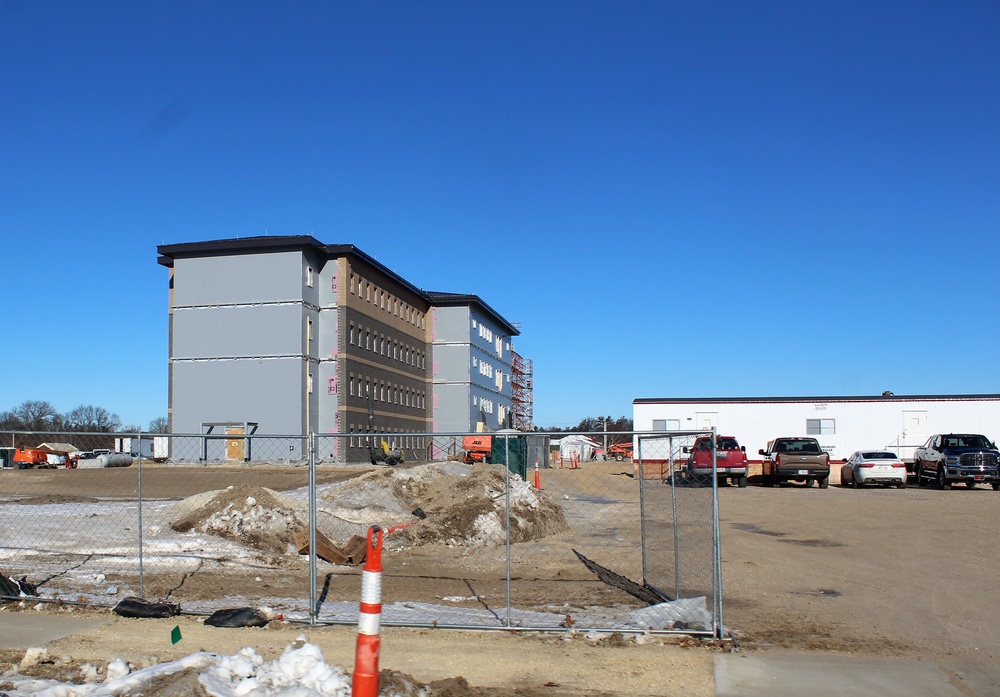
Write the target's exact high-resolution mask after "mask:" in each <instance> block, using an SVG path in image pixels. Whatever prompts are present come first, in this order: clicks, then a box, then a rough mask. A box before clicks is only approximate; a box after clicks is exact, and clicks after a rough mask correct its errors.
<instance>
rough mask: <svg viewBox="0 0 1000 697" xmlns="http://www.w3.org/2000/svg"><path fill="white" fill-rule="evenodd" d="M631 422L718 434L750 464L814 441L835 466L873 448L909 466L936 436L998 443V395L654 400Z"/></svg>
mask: <svg viewBox="0 0 1000 697" xmlns="http://www.w3.org/2000/svg"><path fill="white" fill-rule="evenodd" d="M632 419H633V424H634V425H633V428H634V429H635V430H636V431H693V430H702V429H706V430H707V429H711V428H712V427H715V429H716V432H717V433H718V434H719V435H725V436H734V437H735V438H736V439H737V440H738V441H739V442H740V444H741V445H743V446H745V447H746V450H747V455H748V456H749V457H750V459H751V460H753V459H759V456H758V454H757V451H758V450H759V449H761V448H763V447H765V446H766V445H767V442H768V441H770V440H772V439H774V438H778V437H780V436H812V437H814V438H816V439H817V440H819V442H820V445H821V446H822V447H823V449H824V450H826V451H827V452H828V453H830V457H831V458H832V459H835V460H839V459H844V458H847V457H850V455H851V453H853V452H854V451H855V450H864V449H868V448H873V449H880V450H881V449H885V450H891V451H892V452H895V453H898V454H899V456H900V457H901V458H902V459H904V460H907V461H910V460H912V459H913V452H914V450H916V449H917V448H919V447H920V446H921V445H923V444H924V442H925V441H926V440H927V438H928V437H929V436H931V435H934V434H936V433H981V434H983V435H985V436H986V437H987V438H989V439H990V440H992V441H996V439H997V438H1000V395H997V394H977V395H909V396H905V395H893V394H885V395H881V396H877V397H734V398H726V399H714V398H692V399H669V398H664V399H655V398H650V399H636V400H634V401H633V402H632Z"/></svg>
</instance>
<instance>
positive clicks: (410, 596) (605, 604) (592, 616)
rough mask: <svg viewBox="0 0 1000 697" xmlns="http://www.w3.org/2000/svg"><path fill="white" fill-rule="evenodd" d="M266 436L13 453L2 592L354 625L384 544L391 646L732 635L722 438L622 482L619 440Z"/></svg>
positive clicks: (640, 464) (16, 441) (43, 442)
mask: <svg viewBox="0 0 1000 697" xmlns="http://www.w3.org/2000/svg"><path fill="white" fill-rule="evenodd" d="M252 431H253V428H252V427H250V428H248V427H247V425H246V424H236V425H220V426H219V427H218V428H211V429H206V432H204V433H201V434H168V435H161V434H130V435H122V434H86V433H66V434H56V433H0V444H2V445H0V464H2V466H3V470H2V471H0V574H3V575H4V576H6V577H8V578H21V577H25V580H26V582H27V583H28V584H30V585H34V586H37V591H36V592H37V593H38V595H39V597H40V598H42V599H48V600H60V601H72V602H83V603H89V604H94V605H104V606H111V605H114V604H116V603H117V602H118V601H119V600H121V599H122V598H123V597H128V596H138V597H143V598H147V599H150V600H163V601H170V602H174V603H179V604H180V605H181V607H182V608H183V609H184V611H187V612H195V613H201V612H206V613H207V612H212V611H214V610H217V609H221V608H226V607H234V606H238V605H247V604H253V605H258V606H265V607H269V608H271V610H272V611H274V612H275V613H276V614H277V613H280V614H282V615H284V616H285V617H286V618H289V619H297V620H303V621H310V622H322V623H354V622H356V621H357V612H358V598H359V589H360V574H361V564H362V562H363V559H364V552H365V544H364V543H365V536H366V534H367V531H368V530H369V528H371V527H372V526H378V527H380V528H381V529H383V530H386V531H388V532H387V534H386V536H385V542H384V553H383V558H382V564H383V566H384V580H383V610H382V623H383V624H387V625H407V626H428V627H462V628H484V629H485V628H490V629H493V628H523V629H542V630H544V629H565V628H577V629H594V630H616V631H623V632H645V631H653V632H684V633H698V634H706V635H713V636H721V634H722V604H721V598H722V593H721V574H720V551H719V535H718V496H717V486H716V480H715V477H708V478H705V477H696V476H694V475H693V474H692V473H691V472H690V471H689V470H688V468H687V467H686V462H687V458H688V457H689V455H688V453H687V451H688V450H689V449H690V446H691V444H692V443H693V442H694V440H695V438H696V437H697V436H698V435H702V436H704V435H706V433H704V432H703V433H694V432H685V433H680V432H677V433H664V432H658V433H632V434H615V436H616V437H617V439H618V440H622V437H623V435H624V436H625V437H626V438H629V437H630V438H631V439H632V442H633V445H634V453H633V454H634V457H633V458H632V460H629V459H628V458H627V457H625V458H622V459H620V460H619V459H615V457H614V456H612V457H610V458H609V457H608V456H607V454H606V451H605V447H606V441H604V440H603V437H604V435H605V434H603V433H600V434H565V433H560V434H545V433H518V432H507V433H499V434H498V433H493V434H483V433H476V434H463V433H454V434H440V433H439V434H399V433H346V434H323V435H314V436H310V437H303V436H273V435H257V434H256V433H253V432H252ZM618 453H619V454H618V457H621V454H620V453H621V450H620V449H619V451H618ZM713 462H714V451H713ZM5 597H11V596H5Z"/></svg>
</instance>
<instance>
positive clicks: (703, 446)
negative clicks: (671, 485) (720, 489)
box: [684, 436, 747, 488]
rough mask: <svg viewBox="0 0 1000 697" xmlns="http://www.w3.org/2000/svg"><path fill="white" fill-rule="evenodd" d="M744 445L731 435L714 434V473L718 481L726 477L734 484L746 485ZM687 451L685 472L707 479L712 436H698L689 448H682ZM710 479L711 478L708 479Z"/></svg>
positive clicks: (710, 474) (709, 473)
mask: <svg viewBox="0 0 1000 697" xmlns="http://www.w3.org/2000/svg"><path fill="white" fill-rule="evenodd" d="M746 450H747V449H746V447H745V446H742V445H740V444H739V443H737V442H736V439H735V438H733V437H732V436H716V438H715V473H716V476H717V477H718V478H719V483H720V484H722V483H724V482H725V481H726V480H727V479H728V480H729V481H730V482H732V483H733V484H735V485H736V486H738V487H740V488H743V487H745V486H746V485H747V452H746ZM684 452H685V453H688V460H687V473H688V476H689V477H693V478H695V479H701V480H704V479H707V478H709V477H711V476H712V437H711V436H700V437H699V438H698V439H697V440H695V442H694V445H692V446H691V447H690V448H684ZM709 481H711V480H709Z"/></svg>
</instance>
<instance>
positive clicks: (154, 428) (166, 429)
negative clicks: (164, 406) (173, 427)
mask: <svg viewBox="0 0 1000 697" xmlns="http://www.w3.org/2000/svg"><path fill="white" fill-rule="evenodd" d="M149 432H150V433H170V421H169V420H168V419H167V417H165V416H157V417H156V418H155V419H153V420H152V421H150V422H149Z"/></svg>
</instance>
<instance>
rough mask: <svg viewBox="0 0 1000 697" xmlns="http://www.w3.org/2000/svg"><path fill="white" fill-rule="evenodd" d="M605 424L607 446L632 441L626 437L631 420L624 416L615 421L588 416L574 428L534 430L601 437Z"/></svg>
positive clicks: (609, 418) (602, 417) (629, 436)
mask: <svg viewBox="0 0 1000 697" xmlns="http://www.w3.org/2000/svg"><path fill="white" fill-rule="evenodd" d="M605 424H607V431H608V445H616V444H618V443H626V442H629V441H631V440H632V436H631V435H628V434H629V433H630V432H631V431H632V419H630V418H628V417H625V416H620V417H618V418H617V419H612V418H611V417H610V416H588V417H585V418H583V419H581V420H580V423H578V424H577V425H576V426H570V427H569V428H557V427H554V426H553V427H549V428H536V429H535V430H536V431H544V432H545V433H596V434H600V435H601V436H603V434H604V430H605V428H604V426H605Z"/></svg>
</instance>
